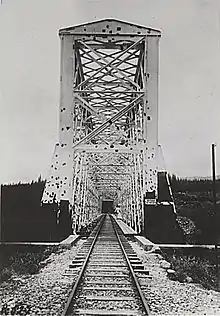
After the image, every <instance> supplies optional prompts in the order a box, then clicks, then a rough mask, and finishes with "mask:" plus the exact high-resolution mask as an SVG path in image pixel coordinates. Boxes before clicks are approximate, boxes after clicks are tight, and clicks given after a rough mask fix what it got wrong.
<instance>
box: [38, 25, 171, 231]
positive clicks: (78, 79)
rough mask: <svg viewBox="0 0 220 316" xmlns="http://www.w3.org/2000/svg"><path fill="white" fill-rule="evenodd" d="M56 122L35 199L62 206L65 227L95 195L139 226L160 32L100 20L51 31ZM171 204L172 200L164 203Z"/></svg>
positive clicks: (152, 196) (155, 199) (148, 190)
mask: <svg viewBox="0 0 220 316" xmlns="http://www.w3.org/2000/svg"><path fill="white" fill-rule="evenodd" d="M59 36H60V40H61V74H60V127H59V142H58V143H57V144H56V146H55V150H54V154H53V157H52V164H51V167H50V171H49V175H48V178H47V181H46V185H45V190H44V193H43V197H42V203H43V204H44V205H51V206H52V207H54V205H56V207H57V209H58V210H59V211H58V216H59V213H60V212H62V208H63V207H67V208H68V210H69V212H70V214H71V218H72V228H73V232H76V230H77V229H78V228H79V227H80V226H83V225H86V224H87V223H88V222H90V221H92V220H93V219H94V218H95V217H97V215H98V214H100V212H101V209H102V203H103V201H109V200H110V201H113V204H114V206H115V207H118V208H120V213H121V216H122V218H123V219H124V220H125V221H126V223H127V224H128V225H130V226H131V227H133V228H134V229H135V230H136V231H137V232H141V231H143V230H144V225H145V224H144V223H145V214H146V212H147V210H148V208H152V207H156V206H157V205H158V203H161V201H160V202H159V190H158V171H159V168H160V166H159V160H160V159H159V158H160V157H159V156H160V153H159V147H158V51H159V48H158V45H159V39H160V36H161V33H160V31H158V30H155V29H152V28H147V27H143V26H139V25H134V24H131V23H127V22H123V21H118V20H115V19H105V20H100V21H96V22H91V23H86V24H82V25H78V26H73V27H69V28H64V29H61V30H60V31H59ZM170 203H172V201H171V202H170Z"/></svg>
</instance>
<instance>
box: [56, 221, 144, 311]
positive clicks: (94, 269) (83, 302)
mask: <svg viewBox="0 0 220 316" xmlns="http://www.w3.org/2000/svg"><path fill="white" fill-rule="evenodd" d="M77 267H78V268H80V273H79V275H78V278H77V280H76V282H75V284H74V287H73V289H72V291H71V293H70V296H69V298H68V301H67V303H66V305H65V308H64V311H63V313H62V316H67V315H68V316H73V315H85V316H87V315H96V316H105V315H106V316H107V315H109V316H110V315H111V316H113V315H114V316H122V315H126V316H143V315H149V307H148V305H147V302H146V300H145V297H144V295H143V293H142V291H141V288H140V285H139V283H138V280H137V277H136V275H135V273H136V272H138V273H147V271H145V270H144V267H143V266H142V265H141V262H140V260H139V259H138V257H137V255H136V254H135V252H134V251H133V249H132V247H131V246H130V244H129V243H128V241H127V239H126V238H125V237H124V235H123V234H122V232H121V231H120V228H119V227H118V225H117V224H116V223H115V221H114V219H113V218H112V217H111V216H110V215H103V217H102V218H101V220H100V222H99V225H97V227H96V229H95V230H94V231H93V233H92V234H91V235H90V237H89V238H88V240H87V241H86V242H85V244H84V247H83V248H82V250H81V252H80V253H79V254H78V255H77V257H76V258H75V259H74V261H73V262H72V265H70V268H73V269H74V268H77Z"/></svg>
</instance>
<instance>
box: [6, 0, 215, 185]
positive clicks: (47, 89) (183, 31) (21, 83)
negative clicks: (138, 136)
mask: <svg viewBox="0 0 220 316" xmlns="http://www.w3.org/2000/svg"><path fill="white" fill-rule="evenodd" d="M2 2H3V4H1V5H0V43H1V44H0V183H9V182H17V181H30V180H34V179H36V178H37V177H38V176H39V175H40V174H41V175H42V176H43V177H44V178H45V177H46V176H47V173H48V171H49V166H50V163H51V159H52V153H53V149H54V145H55V143H56V142H57V140H58V119H59V118H58V114H59V113H58V106H59V71H60V41H59V37H58V30H59V29H60V28H63V27H67V26H72V25H75V24H79V23H85V22H90V21H93V20H97V19H103V18H110V17H111V18H116V19H121V20H126V21H129V22H133V23H137V24H141V25H145V26H149V27H153V28H157V29H160V30H161V31H162V37H161V40H160V72H159V143H160V144H161V145H162V148H163V154H164V159H165V164H166V168H167V170H168V172H170V173H175V174H176V175H177V176H180V177H193V176H201V177H204V176H210V175H211V157H210V148H211V143H213V142H214V143H216V144H217V146H216V155H217V157H216V160H217V173H218V174H220V124H219V123H220V89H219V83H220V0H19V1H18V0H2Z"/></svg>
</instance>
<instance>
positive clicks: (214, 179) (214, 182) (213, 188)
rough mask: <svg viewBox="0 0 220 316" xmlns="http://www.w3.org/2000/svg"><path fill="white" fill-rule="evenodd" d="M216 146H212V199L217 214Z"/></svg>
mask: <svg viewBox="0 0 220 316" xmlns="http://www.w3.org/2000/svg"><path fill="white" fill-rule="evenodd" d="M215 147H216V145H215V144H212V197H213V208H214V213H215V214H216V174H215Z"/></svg>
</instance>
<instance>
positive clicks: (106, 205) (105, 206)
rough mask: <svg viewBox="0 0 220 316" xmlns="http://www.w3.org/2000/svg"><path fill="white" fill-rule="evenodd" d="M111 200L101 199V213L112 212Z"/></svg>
mask: <svg viewBox="0 0 220 316" xmlns="http://www.w3.org/2000/svg"><path fill="white" fill-rule="evenodd" d="M113 211H114V208H113V201H112V200H103V201H102V213H113Z"/></svg>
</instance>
